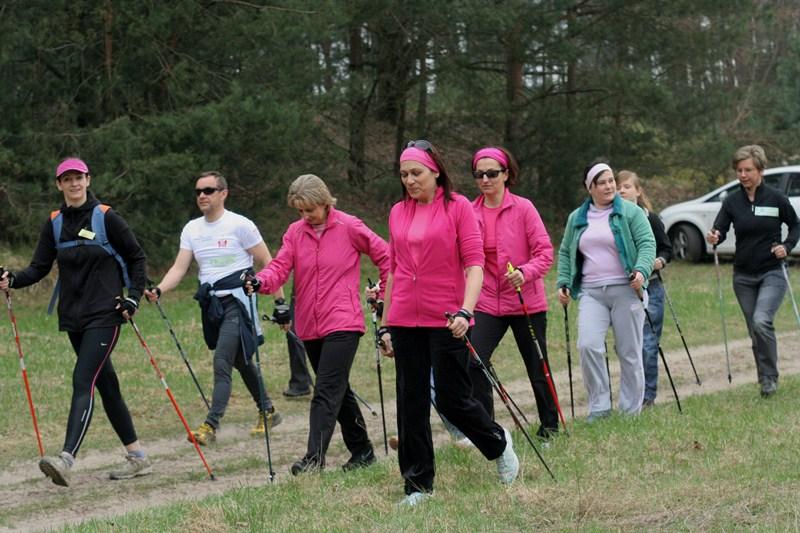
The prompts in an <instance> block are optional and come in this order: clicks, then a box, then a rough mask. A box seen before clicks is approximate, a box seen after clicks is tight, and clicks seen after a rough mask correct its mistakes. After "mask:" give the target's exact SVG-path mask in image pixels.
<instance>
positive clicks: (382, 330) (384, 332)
mask: <svg viewBox="0 0 800 533" xmlns="http://www.w3.org/2000/svg"><path fill="white" fill-rule="evenodd" d="M375 334H376V335H377V337H378V346H383V345H384V344H386V343H385V342H384V340H383V336H384V335H387V334H388V335H389V336H390V337H391V335H392V332H391V330H390V329H389V328H387V327H386V326H381V327H379V328H378V331H377V332H375Z"/></svg>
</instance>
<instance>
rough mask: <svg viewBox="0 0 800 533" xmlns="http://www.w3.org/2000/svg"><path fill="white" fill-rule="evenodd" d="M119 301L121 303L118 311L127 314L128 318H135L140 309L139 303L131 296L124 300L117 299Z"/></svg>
mask: <svg viewBox="0 0 800 533" xmlns="http://www.w3.org/2000/svg"><path fill="white" fill-rule="evenodd" d="M117 300H118V301H119V304H118V305H117V309H119V312H120V314H122V313H124V312H127V313H128V317H133V315H134V313H136V310H137V309H139V302H137V301H136V299H134V298H131V297H130V296H128V297H127V298H125V299H124V300H123V299H122V298H120V297H117Z"/></svg>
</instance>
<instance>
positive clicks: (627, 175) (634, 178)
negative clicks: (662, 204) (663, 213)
mask: <svg viewBox="0 0 800 533" xmlns="http://www.w3.org/2000/svg"><path fill="white" fill-rule="evenodd" d="M626 181H630V182H632V183H633V186H634V187H636V192H638V193H639V198H637V199H636V205H638V206H639V207H644V208H645V209H647V210H648V211H652V210H653V204H651V203H650V198H648V197H647V194H645V192H644V188H642V180H641V179H640V178H639V175H638V174H637V173H636V172H633V171H630V170H620V171H619V172H617V184H618V185H622V184H623V183H625V182H626Z"/></svg>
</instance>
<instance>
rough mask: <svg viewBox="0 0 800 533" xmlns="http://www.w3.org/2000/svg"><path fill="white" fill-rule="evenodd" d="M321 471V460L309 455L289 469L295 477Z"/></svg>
mask: <svg viewBox="0 0 800 533" xmlns="http://www.w3.org/2000/svg"><path fill="white" fill-rule="evenodd" d="M373 459H374V457H373ZM320 470H322V464H321V463H320V462H319V459H318V458H317V457H316V456H311V457H309V456H308V455H306V456H304V457H303V458H302V459H300V460H299V461H297V462H296V463H295V464H293V465H292V468H290V469H289V471H290V472H291V473H292V475H293V476H299V475H300V474H307V473H310V472H319V471H320Z"/></svg>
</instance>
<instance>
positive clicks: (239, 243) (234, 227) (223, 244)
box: [180, 210, 264, 295]
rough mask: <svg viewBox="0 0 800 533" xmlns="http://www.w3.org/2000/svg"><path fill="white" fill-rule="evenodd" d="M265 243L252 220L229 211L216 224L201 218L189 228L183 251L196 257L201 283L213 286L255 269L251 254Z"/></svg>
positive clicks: (190, 224)
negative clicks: (240, 271)
mask: <svg viewBox="0 0 800 533" xmlns="http://www.w3.org/2000/svg"><path fill="white" fill-rule="evenodd" d="M263 240H264V239H263V238H262V237H261V233H260V232H259V231H258V228H257V227H256V225H255V224H254V223H253V222H252V221H251V220H250V219H248V218H246V217H243V216H242V215H238V214H236V213H233V212H232V211H227V210H226V211H224V212H223V214H222V216H221V217H220V218H219V219H218V220H215V221H214V222H208V221H206V219H205V217H200V218H195V219H194V220H191V221H190V222H189V223H188V224H186V226H184V227H183V231H182V232H181V244H180V247H181V249H182V250H189V251H190V252H192V254H193V255H194V258H195V261H197V264H198V265H199V267H200V271H199V273H198V277H199V278H200V283H211V284H213V283H215V282H216V281H218V280H220V279H222V278H224V277H225V276H227V275H229V274H231V273H233V272H236V271H239V270H244V269H246V268H250V267H252V266H253V256H252V255H250V253H248V251H247V250H248V249H250V248H252V247H253V246H256V245H257V244H259V243H261V242H262V241H263ZM225 292H228V291H225ZM217 294H218V295H222V293H221V292H217Z"/></svg>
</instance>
